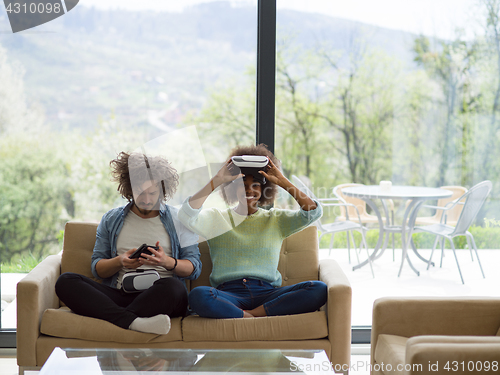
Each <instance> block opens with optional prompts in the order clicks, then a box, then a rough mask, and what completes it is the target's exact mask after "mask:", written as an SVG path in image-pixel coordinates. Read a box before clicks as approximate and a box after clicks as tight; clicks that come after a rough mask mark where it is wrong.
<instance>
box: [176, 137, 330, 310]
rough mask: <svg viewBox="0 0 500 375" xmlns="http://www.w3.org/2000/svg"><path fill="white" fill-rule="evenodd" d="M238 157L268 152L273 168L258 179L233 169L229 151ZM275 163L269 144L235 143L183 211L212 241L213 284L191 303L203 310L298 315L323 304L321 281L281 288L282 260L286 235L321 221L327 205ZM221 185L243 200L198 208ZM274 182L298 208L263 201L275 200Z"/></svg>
mask: <svg viewBox="0 0 500 375" xmlns="http://www.w3.org/2000/svg"><path fill="white" fill-rule="evenodd" d="M237 155H240V156H241V155H262V156H266V157H267V158H268V159H269V164H268V168H267V170H266V171H265V172H264V171H259V174H260V175H256V176H255V177H254V176H252V175H251V174H247V175H242V174H239V175H233V174H231V171H230V169H232V165H231V164H232V162H231V157H232V156H237ZM276 165H278V160H277V159H276V157H275V156H274V155H273V154H272V153H271V152H270V151H269V150H268V149H267V148H266V147H265V146H264V145H258V146H249V147H237V148H236V149H234V150H233V151H232V152H231V155H230V158H229V160H228V162H226V164H225V165H224V166H223V167H222V168H221V169H220V170H219V172H218V173H217V174H216V175H215V176H214V177H213V178H212V180H211V181H210V182H209V183H208V184H207V185H206V186H205V187H203V188H202V189H201V190H200V191H199V192H198V193H196V194H195V195H193V196H192V197H190V198H188V199H187V200H186V202H184V204H183V206H182V208H181V210H180V211H179V219H180V220H181V222H182V223H183V224H184V225H185V226H186V227H188V228H189V229H191V230H192V231H194V232H195V233H198V234H200V235H201V236H203V237H205V238H207V241H208V244H209V247H210V256H211V259H212V264H213V268H212V274H211V275H210V283H211V285H212V287H205V286H203V287H197V288H195V289H193V290H192V291H191V293H190V294H189V303H190V306H191V308H192V309H193V310H194V311H195V312H196V313H198V315H200V316H203V317H209V318H241V317H247V318H249V317H259V316H272V315H289V314H299V313H306V312H312V311H315V310H317V309H319V308H320V307H321V306H322V305H323V304H324V303H325V302H326V298H327V287H326V284H325V283H323V282H321V281H306V282H302V283H299V284H295V285H291V286H285V287H281V274H280V273H279V271H278V262H279V255H280V250H281V244H282V242H283V239H284V238H286V237H288V236H290V235H291V234H293V233H295V232H298V231H300V230H301V229H302V228H304V227H306V226H307V225H309V224H311V223H312V222H314V221H315V220H317V219H319V218H320V217H321V215H322V210H321V206H320V205H319V204H318V203H317V202H315V201H313V200H312V199H311V198H309V197H308V196H307V195H305V194H304V193H302V192H301V191H300V190H299V189H297V188H296V187H295V186H294V185H293V184H292V183H291V182H290V181H289V180H288V179H287V178H286V177H285V176H283V174H282V173H281V171H280V170H279V169H278V167H277V166H276ZM241 178H243V183H241ZM238 181H239V182H240V183H239V184H238V183H237V182H238ZM235 185H236V186H235ZM219 186H220V187H221V191H222V193H223V195H224V197H225V199H226V201H228V203H233V202H237V203H238V204H237V205H236V207H234V208H228V209H226V210H219V209H207V210H201V207H202V205H203V203H204V202H205V200H206V199H207V198H208V196H209V195H210V194H211V193H212V192H213V191H214V190H215V189H216V188H217V187H219ZM277 186H279V187H281V188H283V189H285V190H286V191H287V192H288V193H289V194H290V195H291V196H292V197H293V198H294V199H295V200H296V201H297V203H298V204H299V206H300V209H299V210H283V209H277V208H272V209H270V210H265V209H262V208H260V207H259V205H266V204H271V203H272V202H273V201H274V198H275V195H276V192H277ZM235 223H239V224H238V225H235Z"/></svg>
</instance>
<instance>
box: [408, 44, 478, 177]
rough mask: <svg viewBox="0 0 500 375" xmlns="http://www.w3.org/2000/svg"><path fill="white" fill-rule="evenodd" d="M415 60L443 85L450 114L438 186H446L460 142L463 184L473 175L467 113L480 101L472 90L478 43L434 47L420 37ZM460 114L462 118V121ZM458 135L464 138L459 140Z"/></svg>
mask: <svg viewBox="0 0 500 375" xmlns="http://www.w3.org/2000/svg"><path fill="white" fill-rule="evenodd" d="M414 52H415V61H416V62H417V63H418V64H419V65H421V66H423V67H424V68H425V69H426V71H427V72H428V73H429V75H430V76H431V77H433V78H434V79H435V80H436V81H437V82H438V83H439V85H440V88H441V93H442V101H443V102H444V103H443V104H444V107H445V111H446V115H445V121H444V123H443V126H442V128H441V129H442V130H441V131H440V132H439V133H437V134H438V135H439V137H440V138H439V140H438V143H437V144H438V147H439V149H440V155H439V169H438V175H437V184H438V185H439V186H443V185H445V181H446V173H447V172H448V171H449V170H450V167H451V166H452V156H451V154H452V152H453V149H454V148H453V147H452V146H454V145H453V143H454V142H457V141H458V143H459V144H458V147H457V148H458V149H459V150H460V151H461V154H462V156H463V157H462V158H461V161H462V173H461V175H462V182H466V181H465V179H466V178H467V176H468V175H469V173H468V169H469V166H468V165H467V155H468V153H469V152H470V148H471V147H472V145H470V141H471V139H470V135H469V134H470V128H469V127H470V123H469V122H468V121H467V114H468V113H469V112H470V111H471V109H472V106H471V104H472V103H473V102H474V101H475V100H476V99H477V98H476V97H475V96H474V94H473V93H472V91H471V75H472V72H473V69H474V67H475V62H476V59H477V56H478V44H477V42H475V41H473V42H468V41H465V40H462V39H461V38H460V36H458V37H457V39H455V40H453V41H444V40H441V41H439V42H438V47H435V48H432V47H431V42H430V39H429V38H428V37H425V36H420V37H419V38H416V39H415V42H414ZM459 115H462V118H461V119H459ZM457 134H461V135H462V137H461V138H458V137H457Z"/></svg>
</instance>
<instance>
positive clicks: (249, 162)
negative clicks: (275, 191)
mask: <svg viewBox="0 0 500 375" xmlns="http://www.w3.org/2000/svg"><path fill="white" fill-rule="evenodd" d="M231 161H232V164H229V171H230V172H231V174H232V175H233V176H234V175H237V174H239V173H242V174H244V175H245V176H247V175H251V176H253V179H254V181H257V182H259V183H260V184H262V185H264V184H265V183H266V178H265V177H264V176H263V175H261V174H260V173H259V171H264V172H265V171H266V170H267V169H268V164H269V159H268V158H267V157H265V156H260V155H242V156H233V157H232V158H231Z"/></svg>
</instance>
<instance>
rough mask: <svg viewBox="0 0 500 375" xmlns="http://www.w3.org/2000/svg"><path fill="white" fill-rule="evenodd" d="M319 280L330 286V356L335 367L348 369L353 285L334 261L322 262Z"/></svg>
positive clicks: (327, 309) (328, 315)
mask: <svg viewBox="0 0 500 375" xmlns="http://www.w3.org/2000/svg"><path fill="white" fill-rule="evenodd" d="M319 280H321V281H323V282H324V283H326V285H327V286H328V301H327V303H326V313H327V319H328V337H329V339H330V344H331V348H332V349H331V353H329V355H328V356H329V357H330V361H331V362H332V363H333V365H334V366H335V365H336V364H338V365H340V366H342V365H347V366H346V368H347V369H348V368H349V362H350V359H351V358H350V357H351V303H352V289H351V284H350V283H349V280H348V279H347V277H346V275H345V274H344V272H343V271H342V269H341V268H340V266H339V265H338V263H337V262H336V261H335V260H333V259H322V260H320V262H319Z"/></svg>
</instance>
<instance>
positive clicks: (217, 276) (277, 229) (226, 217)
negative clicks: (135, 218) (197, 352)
mask: <svg viewBox="0 0 500 375" xmlns="http://www.w3.org/2000/svg"><path fill="white" fill-rule="evenodd" d="M188 202H189V198H188V199H187V200H186V201H185V202H184V204H183V205H182V208H181V209H180V211H179V219H180V221H181V222H182V223H183V224H184V225H185V226H186V227H188V228H189V229H191V230H192V231H193V232H195V233H197V234H199V235H200V236H202V237H204V238H206V239H207V241H208V244H209V247H210V257H211V259H212V264H213V268H212V274H211V275H210V283H211V284H212V286H214V287H216V286H217V285H220V284H221V283H223V282H226V281H230V280H236V279H242V278H254V279H259V280H263V281H267V282H269V283H271V284H272V285H273V286H281V274H280V273H279V271H278V262H279V255H280V250H281V243H282V242H283V239H284V238H286V237H288V236H290V235H291V234H293V233H295V232H298V231H300V230H301V229H303V228H305V227H306V226H308V225H309V224H311V223H312V222H314V221H316V220H317V219H319V218H320V217H321V215H322V214H323V211H322V209H321V206H320V205H319V203H318V202H316V204H317V208H316V209H314V210H311V211H304V210H302V209H300V210H298V211H295V210H284V209H278V208H272V209H270V210H264V209H261V208H259V210H258V211H257V212H256V213H254V214H253V215H250V216H242V215H239V214H237V213H236V212H234V210H232V209H230V208H228V209H226V210H219V209H216V208H211V209H206V210H202V209H193V208H192V207H191V206H190V205H189V203H188Z"/></svg>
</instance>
